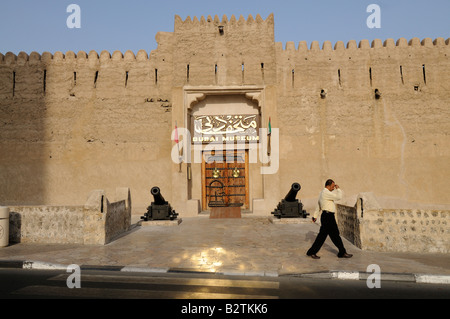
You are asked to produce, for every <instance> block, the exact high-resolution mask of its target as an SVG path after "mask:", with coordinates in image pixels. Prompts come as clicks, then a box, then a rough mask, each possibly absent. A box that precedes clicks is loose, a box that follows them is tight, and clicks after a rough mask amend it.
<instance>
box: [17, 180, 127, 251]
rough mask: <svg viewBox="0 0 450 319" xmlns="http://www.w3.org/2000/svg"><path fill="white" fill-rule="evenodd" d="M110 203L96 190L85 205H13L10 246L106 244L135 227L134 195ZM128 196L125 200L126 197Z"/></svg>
mask: <svg viewBox="0 0 450 319" xmlns="http://www.w3.org/2000/svg"><path fill="white" fill-rule="evenodd" d="M117 194H118V195H120V196H122V199H120V200H118V201H116V202H111V203H110V202H109V200H108V199H107V198H106V196H105V195H104V191H103V190H96V191H93V192H92V193H91V194H90V196H89V198H88V200H87V202H86V204H85V205H84V206H44V205H42V206H10V207H9V208H10V223H9V224H10V233H9V241H10V243H18V242H24V243H47V244H85V245H104V244H107V243H109V242H111V241H113V240H114V239H115V238H116V237H117V236H119V235H120V234H122V233H123V232H126V231H127V230H128V229H129V228H130V226H131V196H130V192H129V190H128V189H127V188H125V189H118V190H117ZM124 196H125V197H124Z"/></svg>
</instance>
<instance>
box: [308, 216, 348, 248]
mask: <svg viewBox="0 0 450 319" xmlns="http://www.w3.org/2000/svg"><path fill="white" fill-rule="evenodd" d="M320 222H321V224H322V225H321V226H320V231H319V234H318V235H317V238H316V240H315V241H314V244H313V245H312V247H311V248H310V249H309V250H308V252H307V253H306V254H307V255H308V256H311V255H315V254H317V253H318V251H319V250H320V248H321V247H322V245H323V243H324V242H325V239H327V236H328V235H330V238H331V241H332V242H333V244H335V245H336V247H337V248H338V249H339V252H338V257H342V256H343V255H344V254H346V253H347V252H346V250H345V248H344V244H343V243H342V239H341V237H340V236H339V229H338V226H337V223H336V219H335V218H334V214H333V213H328V212H326V211H323V212H322V215H321V217H320Z"/></svg>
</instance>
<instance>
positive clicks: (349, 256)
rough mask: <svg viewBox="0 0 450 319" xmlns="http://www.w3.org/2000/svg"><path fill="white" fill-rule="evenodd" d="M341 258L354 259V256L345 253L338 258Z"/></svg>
mask: <svg viewBox="0 0 450 319" xmlns="http://www.w3.org/2000/svg"><path fill="white" fill-rule="evenodd" d="M338 257H339V258H352V257H353V255H352V254H347V253H345V254H343V255H342V256H338Z"/></svg>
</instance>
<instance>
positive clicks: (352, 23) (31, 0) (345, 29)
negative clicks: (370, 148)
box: [0, 0, 450, 54]
mask: <svg viewBox="0 0 450 319" xmlns="http://www.w3.org/2000/svg"><path fill="white" fill-rule="evenodd" d="M72 3H74V4H78V5H79V6H80V8H81V28H79V29H69V28H68V27H67V25H66V20H67V17H68V16H69V15H70V13H67V12H66V8H67V6H68V5H69V4H72ZM369 4H377V5H379V6H380V8H381V28H379V29H375V28H374V29H370V28H368V27H367V25H366V20H367V17H369V15H370V14H371V13H367V12H366V8H367V6H368V5H369ZM270 13H274V16H275V41H276V42H283V43H286V42H287V41H294V42H295V43H296V45H298V42H300V41H307V43H308V46H310V44H311V42H312V41H314V40H316V41H319V43H320V44H321V45H322V43H323V42H324V41H326V40H329V41H331V42H332V43H333V45H334V43H336V42H337V41H344V43H347V42H348V41H349V40H356V41H357V42H359V41H360V40H362V39H368V40H369V41H372V40H373V39H377V38H378V39H382V40H385V39H387V38H393V39H395V40H397V39H398V38H401V37H403V38H406V39H408V40H409V39H411V38H413V37H418V38H420V39H423V38H426V37H429V38H432V39H433V40H434V39H435V38H437V37H443V38H444V39H447V38H449V37H450V16H449V13H450V0H425V1H424V0H315V1H312V0H308V1H306V0H278V1H275V0H191V1H188V0H184V1H181V0H158V1H153V0H147V1H145V0H108V1H106V0H14V1H3V3H1V4H0V52H1V53H3V54H5V53H6V52H8V51H11V52H14V53H16V54H17V53H19V52H20V51H25V52H27V53H30V52H32V51H37V52H39V53H42V52H44V51H49V52H52V53H54V52H55V51H62V52H67V51H69V50H71V51H74V52H75V53H76V52H78V51H80V50H83V51H86V52H89V51H91V50H95V51H97V52H101V51H102V50H107V51H110V52H113V51H115V50H119V51H122V52H125V51H127V50H131V51H133V52H134V53H137V51H139V50H140V49H144V50H146V51H147V52H150V51H151V50H154V49H156V46H157V43H156V41H155V35H156V33H157V32H158V31H167V32H171V31H173V26H174V16H175V15H176V14H177V15H179V16H181V17H182V19H183V20H184V19H185V18H186V17H187V16H191V17H194V16H197V17H200V16H202V15H204V16H205V17H206V16H208V15H211V16H213V17H214V15H218V16H219V17H220V18H222V16H223V15H224V14H226V15H227V16H228V17H231V15H232V14H234V15H235V16H236V17H237V18H239V16H240V15H243V16H244V17H245V18H247V17H248V15H249V14H251V15H252V16H253V17H255V16H256V15H257V14H260V15H261V17H262V18H263V19H266V18H267V16H268V15H269V14H270Z"/></svg>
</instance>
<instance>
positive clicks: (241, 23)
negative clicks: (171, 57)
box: [174, 13, 274, 33]
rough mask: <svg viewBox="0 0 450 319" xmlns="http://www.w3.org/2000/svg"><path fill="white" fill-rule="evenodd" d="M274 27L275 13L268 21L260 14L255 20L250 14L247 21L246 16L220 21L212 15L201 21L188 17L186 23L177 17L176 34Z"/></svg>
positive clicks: (224, 18)
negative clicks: (221, 29)
mask: <svg viewBox="0 0 450 319" xmlns="http://www.w3.org/2000/svg"><path fill="white" fill-rule="evenodd" d="M273 26H274V16H273V13H272V14H270V15H269V16H268V17H267V18H266V20H264V19H263V18H262V17H261V16H260V15H259V14H257V15H256V17H255V18H253V16H252V15H251V14H250V15H249V16H248V18H247V19H245V18H244V16H242V15H241V16H240V17H239V19H237V18H236V17H235V16H234V15H232V16H231V17H230V19H228V17H227V16H226V15H223V17H222V20H220V18H219V16H218V15H215V16H214V18H213V17H211V16H210V15H209V16H208V17H206V18H205V17H204V16H201V17H200V19H198V18H197V17H194V18H193V19H191V17H190V16H188V17H187V18H186V19H185V20H184V21H183V20H182V18H181V17H180V16H178V15H176V16H175V28H174V30H175V33H177V32H186V31H191V30H196V29H202V30H205V29H210V30H213V29H214V30H216V29H217V28H218V27H223V28H225V27H230V28H233V27H239V28H241V29H249V28H263V27H270V28H272V29H273Z"/></svg>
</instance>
